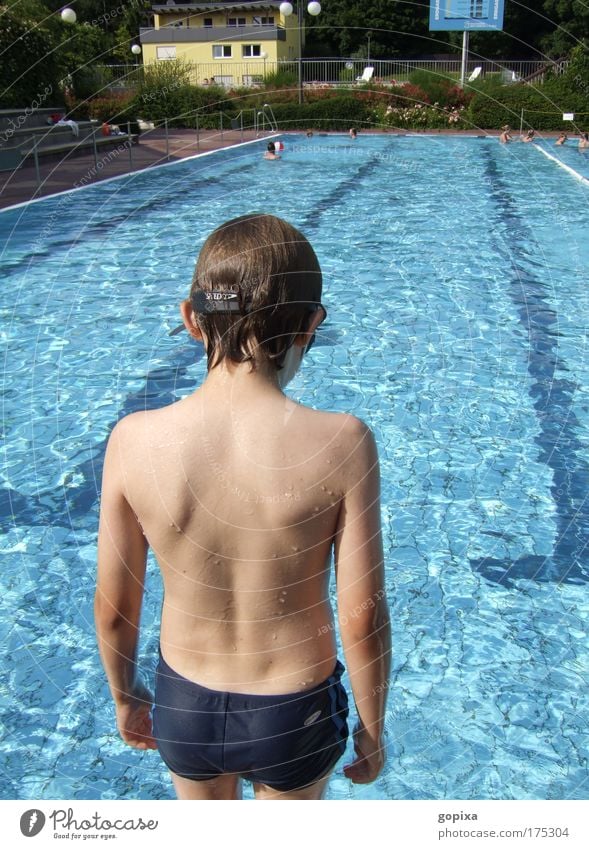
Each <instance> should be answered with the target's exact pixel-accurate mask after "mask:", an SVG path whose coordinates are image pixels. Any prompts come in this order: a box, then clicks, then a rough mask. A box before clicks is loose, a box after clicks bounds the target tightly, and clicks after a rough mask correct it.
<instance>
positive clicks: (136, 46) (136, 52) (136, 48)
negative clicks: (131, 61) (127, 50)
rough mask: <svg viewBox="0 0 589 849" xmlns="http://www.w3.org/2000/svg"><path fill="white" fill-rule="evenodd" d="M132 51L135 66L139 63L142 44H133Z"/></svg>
mask: <svg viewBox="0 0 589 849" xmlns="http://www.w3.org/2000/svg"><path fill="white" fill-rule="evenodd" d="M131 53H132V54H133V56H134V57H135V66H137V65H138V64H139V54H140V53H141V45H140V44H133V45H131Z"/></svg>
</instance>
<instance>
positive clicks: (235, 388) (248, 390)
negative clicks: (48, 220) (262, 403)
mask: <svg viewBox="0 0 589 849" xmlns="http://www.w3.org/2000/svg"><path fill="white" fill-rule="evenodd" d="M278 375H279V372H278V371H277V370H276V368H275V367H274V366H273V365H272V364H271V363H268V362H266V361H264V362H260V363H257V364H256V368H255V369H252V368H251V363H232V362H231V363H230V362H228V361H226V360H222V361H221V362H220V363H219V364H218V365H216V366H215V367H214V368H212V369H209V372H208V374H207V376H206V378H205V380H204V382H203V384H202V386H201V390H202V391H204V392H205V393H206V394H209V393H211V394H213V393H214V394H217V393H219V394H222V395H225V396H227V397H231V398H232V399H233V401H234V402H235V401H237V400H238V399H239V398H240V397H242V396H243V397H244V398H245V399H247V400H250V401H251V398H252V397H253V396H254V395H255V396H258V397H259V396H260V395H262V394H275V395H278V394H279V395H282V394H283V392H282V389H281V386H280V380H279V377H278Z"/></svg>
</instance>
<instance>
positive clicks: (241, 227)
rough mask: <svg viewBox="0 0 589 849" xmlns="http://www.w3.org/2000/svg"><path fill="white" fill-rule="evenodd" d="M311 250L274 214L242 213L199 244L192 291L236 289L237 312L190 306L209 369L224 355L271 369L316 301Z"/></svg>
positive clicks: (318, 280) (318, 281) (317, 277)
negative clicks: (204, 343)
mask: <svg viewBox="0 0 589 849" xmlns="http://www.w3.org/2000/svg"><path fill="white" fill-rule="evenodd" d="M321 288H322V277H321V268H320V266H319V261H318V260H317V257H316V255H315V251H314V250H313V248H312V247H311V245H310V244H309V242H308V241H307V239H306V238H305V236H303V234H302V233H301V232H299V230H297V229H296V228H295V227H293V226H292V225H291V224H289V223H288V222H287V221H283V220H282V219H281V218H276V217H275V216H274V215H257V214H252V215H244V216H241V217H240V218H234V219H233V220H231V221H227V222H226V223H225V224H222V225H221V226H220V227H218V228H217V229H216V230H214V231H213V232H212V233H211V235H210V236H209V237H208V239H207V240H206V242H205V243H204V245H203V247H202V250H201V252H200V255H199V257H198V261H197V263H196V268H195V271H194V277H193V280H192V286H191V289H190V298H191V301H192V302H193V303H194V300H193V299H194V297H195V295H196V296H197V295H198V292H199V291H200V292H205V293H206V292H213V291H215V292H236V293H237V294H238V298H239V303H240V305H241V307H242V311H241V313H232V312H213V313H202V312H200V311H199V312H196V313H195V315H196V319H197V322H198V325H199V327H200V329H201V330H202V332H203V334H204V335H205V337H206V339H207V361H208V367H209V369H210V368H214V367H215V366H216V365H218V364H219V363H220V362H221V361H222V360H224V359H229V360H231V361H232V362H234V363H244V362H249V363H250V364H251V368H252V369H255V368H256V363H257V362H259V361H261V360H266V361H269V362H272V363H273V364H274V365H275V367H276V368H277V369H281V368H282V366H283V364H284V358H285V356H286V352H287V351H288V349H289V348H290V347H291V345H292V344H293V342H294V340H295V337H296V335H297V334H298V333H301V332H302V331H304V330H305V329H306V327H307V326H308V323H309V315H310V313H311V312H312V311H313V306H314V304H316V303H318V302H319V301H320V300H321Z"/></svg>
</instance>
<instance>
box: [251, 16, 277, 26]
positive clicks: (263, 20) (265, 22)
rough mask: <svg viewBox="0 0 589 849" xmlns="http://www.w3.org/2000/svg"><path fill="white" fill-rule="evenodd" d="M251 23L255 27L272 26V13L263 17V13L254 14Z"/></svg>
mask: <svg viewBox="0 0 589 849" xmlns="http://www.w3.org/2000/svg"><path fill="white" fill-rule="evenodd" d="M253 24H254V26H256V27H273V26H274V15H270V16H269V17H267V16H266V17H264V16H263V15H254V18H253Z"/></svg>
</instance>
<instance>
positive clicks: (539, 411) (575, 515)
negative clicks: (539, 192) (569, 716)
mask: <svg viewBox="0 0 589 849" xmlns="http://www.w3.org/2000/svg"><path fill="white" fill-rule="evenodd" d="M486 173H487V174H488V176H489V178H490V191H491V198H492V199H493V200H494V201H495V204H496V207H497V209H498V213H499V217H500V220H501V221H503V222H504V223H506V224H507V225H508V226H507V227H506V229H505V236H504V237H503V239H504V243H507V247H508V249H509V259H510V262H511V265H512V272H511V274H510V275H509V277H508V294H509V297H510V299H511V301H512V302H513V304H514V305H515V307H516V309H517V311H518V315H519V318H520V321H521V323H522V325H523V326H524V328H525V330H526V332H527V335H528V340H529V341H528V348H527V355H528V362H527V368H528V374H529V375H530V377H531V379H532V381H533V382H532V384H531V385H530V388H529V395H530V397H531V400H532V405H533V407H534V409H535V411H536V416H537V421H538V425H539V433H538V435H537V436H535V437H534V442H535V443H536V445H537V446H539V448H540V451H539V455H538V458H537V462H539V463H543V464H544V465H546V466H547V467H548V468H549V469H550V470H551V472H552V484H551V486H550V493H551V495H552V499H553V503H554V506H555V514H556V515H555V524H556V528H555V532H556V533H555V536H556V538H555V541H554V544H553V548H552V552H551V553H550V554H549V555H546V557H544V556H540V555H534V554H525V553H524V554H522V555H521V556H520V557H517V558H516V559H515V560H498V559H495V558H492V557H482V558H472V559H470V563H471V565H472V566H473V568H475V569H477V571H479V572H480V573H481V574H483V576H484V577H486V578H487V579H488V580H491V581H494V582H496V583H499V584H503V585H504V586H508V587H513V586H514V581H516V580H518V579H522V578H524V579H525V578H527V579H531V580H536V581H543V582H546V581H554V582H556V583H561V582H568V583H576V584H579V583H585V582H587V581H588V580H589V575H588V573H587V570H586V568H584V563H583V555H585V559H586V550H587V547H588V546H589V515H588V510H587V486H586V482H587V479H588V475H589V466H588V464H587V463H585V462H584V461H583V460H582V459H581V458H582V454H583V446H582V444H581V442H580V441H579V438H578V436H577V425H578V419H577V416H576V415H575V413H574V412H573V410H572V404H573V401H574V395H575V392H576V390H577V388H578V385H577V384H576V383H573V382H572V381H571V380H567V379H565V378H563V377H557V378H555V374H556V373H557V372H561V373H562V372H564V373H567V372H568V371H569V369H568V368H567V364H566V362H565V361H564V359H563V358H562V357H561V356H560V355H559V351H558V337H557V336H555V334H554V332H553V330H552V328H553V327H554V326H555V325H557V323H558V314H557V313H556V311H555V309H554V308H553V306H552V305H551V304H550V300H549V292H548V291H547V290H546V284H545V283H544V282H543V281H542V280H541V279H538V278H537V277H535V276H534V275H533V274H532V273H530V271H528V270H527V269H526V267H525V264H524V263H523V260H522V258H521V244H522V242H524V241H531V236H530V235H529V228H528V226H527V224H526V222H525V220H524V219H522V217H521V215H520V214H519V212H518V210H517V207H516V205H515V202H514V200H513V198H512V197H511V196H510V194H509V192H508V190H507V188H506V186H505V184H504V183H503V181H502V180H501V175H500V174H499V171H498V168H497V160H496V158H495V156H494V154H493V151H492V150H491V148H487V149H486Z"/></svg>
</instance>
